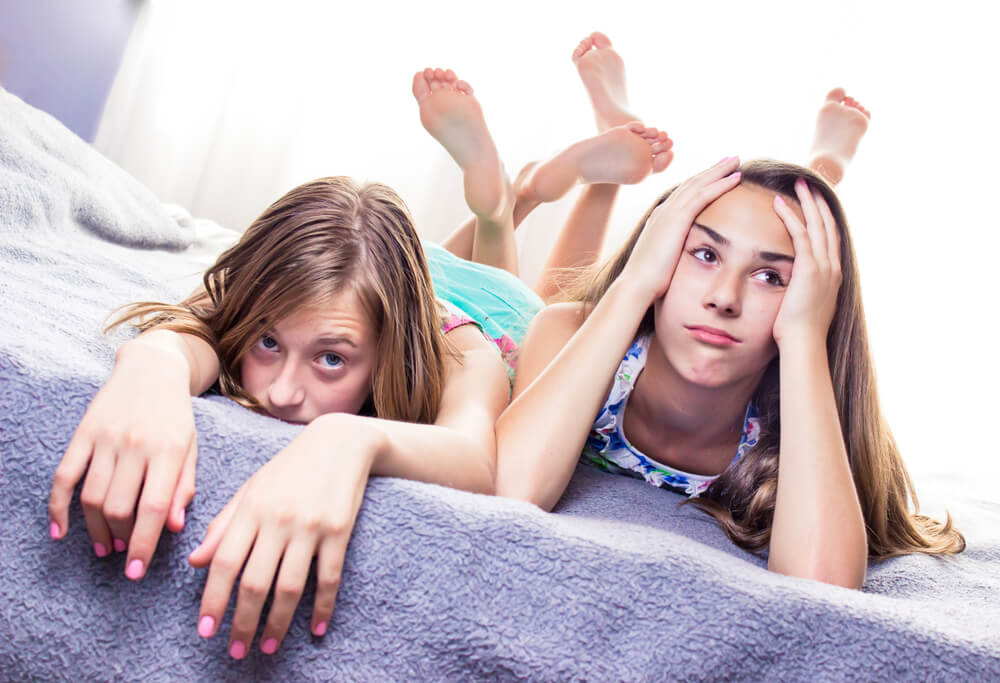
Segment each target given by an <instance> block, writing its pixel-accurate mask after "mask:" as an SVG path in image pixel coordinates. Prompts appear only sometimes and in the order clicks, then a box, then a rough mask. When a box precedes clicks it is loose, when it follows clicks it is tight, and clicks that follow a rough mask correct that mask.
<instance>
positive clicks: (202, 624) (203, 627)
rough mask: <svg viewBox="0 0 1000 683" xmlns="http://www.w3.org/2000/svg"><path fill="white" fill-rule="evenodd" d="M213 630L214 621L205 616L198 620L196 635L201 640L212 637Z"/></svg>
mask: <svg viewBox="0 0 1000 683" xmlns="http://www.w3.org/2000/svg"><path fill="white" fill-rule="evenodd" d="M214 628H215V619H213V618H212V617H210V616H208V615H207V614H206V615H205V616H203V617H202V618H201V619H199V620H198V635H199V636H201V637H202V638H208V637H209V636H210V635H212V629H214Z"/></svg>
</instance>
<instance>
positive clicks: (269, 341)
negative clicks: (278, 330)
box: [257, 334, 278, 351]
mask: <svg viewBox="0 0 1000 683" xmlns="http://www.w3.org/2000/svg"><path fill="white" fill-rule="evenodd" d="M257 343H258V345H259V346H260V347H261V348H262V349H267V350H268V351H273V350H274V349H276V348H278V342H276V341H275V340H274V337H268V336H267V335H266V334H265V335H264V336H263V337H261V338H260V341H259V342H257Z"/></svg>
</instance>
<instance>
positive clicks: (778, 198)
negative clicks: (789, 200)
mask: <svg viewBox="0 0 1000 683" xmlns="http://www.w3.org/2000/svg"><path fill="white" fill-rule="evenodd" d="M774 201H776V202H777V203H778V204H781V205H782V206H784V205H785V199H784V197H782V196H781V195H780V194H776V195H774Z"/></svg>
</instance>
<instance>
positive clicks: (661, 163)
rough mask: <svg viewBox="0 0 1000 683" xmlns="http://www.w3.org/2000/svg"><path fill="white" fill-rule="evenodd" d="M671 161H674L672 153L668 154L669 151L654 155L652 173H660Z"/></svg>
mask: <svg viewBox="0 0 1000 683" xmlns="http://www.w3.org/2000/svg"><path fill="white" fill-rule="evenodd" d="M673 160H674V153H673V152H670V151H668V152H664V153H662V154H656V155H654V156H653V173H659V172H660V171H662V170H663V169H665V168H666V167H667V166H669V165H670V162H671V161H673Z"/></svg>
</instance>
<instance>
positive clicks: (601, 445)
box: [581, 335, 760, 498]
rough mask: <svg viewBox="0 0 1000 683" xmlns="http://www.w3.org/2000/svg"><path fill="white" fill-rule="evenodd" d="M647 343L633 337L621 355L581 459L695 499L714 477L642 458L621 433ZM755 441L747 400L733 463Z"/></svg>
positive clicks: (756, 420) (755, 423) (756, 424)
mask: <svg viewBox="0 0 1000 683" xmlns="http://www.w3.org/2000/svg"><path fill="white" fill-rule="evenodd" d="M649 341H650V335H642V336H639V337H636V339H635V341H633V342H632V345H631V346H630V347H629V349H628V351H626V352H625V358H624V359H622V362H621V363H620V364H619V366H618V371H617V372H615V380H614V382H613V383H612V385H611V392H610V393H609V394H608V399H607V401H605V402H604V407H603V408H601V412H600V413H598V415H597V419H595V420H594V424H593V426H592V427H591V430H590V435H589V436H588V437H587V442H586V444H584V447H583V454H582V456H581V458H582V460H583V461H584V462H586V463H588V464H591V465H594V466H595V467H599V468H600V469H602V470H605V471H607V472H613V473H615V474H624V475H627V476H631V477H637V478H641V479H645V480H646V481H648V482H649V483H650V484H652V485H653V486H659V487H661V488H668V489H672V490H674V491H677V492H679V493H684V494H687V495H688V496H690V497H691V498H696V497H697V496H699V495H701V494H702V493H703V492H704V491H705V489H707V488H708V487H709V486H711V485H712V482H714V481H715V480H716V479H717V477H718V475H716V476H707V475H702V474H692V473H690V472H684V471H683V470H679V469H677V468H676V467H669V466H667V465H664V464H663V463H660V462H657V461H656V460H653V459H652V458H649V457H646V456H645V455H643V454H642V453H640V452H639V451H638V450H637V449H636V448H635V447H634V446H633V445H632V444H630V443H629V442H628V439H626V438H625V433H624V432H623V431H622V422H623V416H624V411H625V405H626V404H627V403H628V397H629V394H631V393H632V389H633V388H634V387H635V380H636V378H637V377H638V376H639V373H640V372H642V369H643V368H644V367H645V366H646V355H647V353H648V351H649ZM759 438H760V417H759V416H758V413H757V407H756V406H755V405H754V404H753V402H752V401H751V402H750V404H749V405H747V410H746V415H745V416H744V418H743V434H742V435H741V436H740V443H739V445H738V446H737V447H736V455H735V456H734V457H733V460H734V461H735V460H738V459H739V458H741V457H743V456H744V455H745V454H746V453H747V452H749V451H750V449H751V448H753V447H754V446H756V445H757V440H758V439H759Z"/></svg>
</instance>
